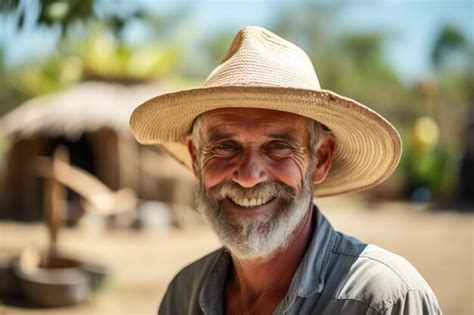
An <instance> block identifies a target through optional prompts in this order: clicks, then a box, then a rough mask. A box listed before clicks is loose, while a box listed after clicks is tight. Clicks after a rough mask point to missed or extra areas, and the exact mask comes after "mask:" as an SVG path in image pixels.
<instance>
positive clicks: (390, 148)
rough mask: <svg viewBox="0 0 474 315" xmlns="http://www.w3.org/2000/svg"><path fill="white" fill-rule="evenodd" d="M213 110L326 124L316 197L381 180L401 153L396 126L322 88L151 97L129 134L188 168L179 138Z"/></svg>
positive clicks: (230, 88)
mask: <svg viewBox="0 0 474 315" xmlns="http://www.w3.org/2000/svg"><path fill="white" fill-rule="evenodd" d="M218 108H262V109H271V110H278V111H285V112H289V113H294V114H298V115H301V116H305V117H308V118H311V119H314V120H316V121H319V122H321V123H322V124H324V125H326V126H327V127H328V128H329V129H330V130H331V131H332V133H333V134H334V136H335V138H336V143H337V148H336V152H335V154H334V158H333V161H332V164H331V168H330V171H329V173H328V175H327V177H326V179H325V180H324V181H323V182H322V183H321V184H319V185H317V187H316V190H315V193H316V195H317V196H330V195H335V194H340V193H345V192H351V191H359V190H364V189H368V188H371V187H373V186H376V185H378V184H380V183H381V182H383V181H384V180H385V179H387V178H388V177H389V176H390V175H391V174H392V172H393V171H394V169H395V168H396V166H397V165H398V162H399V160H400V157H401V153H402V146H401V139H400V136H399V134H398V132H397V130H396V129H395V128H394V127H393V126H392V125H391V124H390V123H389V122H388V121H387V120H386V119H385V118H383V117H382V116H381V115H379V114H378V113H376V112H375V111H373V110H372V109H370V108H368V107H367V106H365V105H362V104H360V103H358V102H356V101H354V100H352V99H349V98H346V97H343V96H340V95H338V94H336V93H334V92H332V91H328V90H308V89H296V88H282V87H255V86H219V87H208V88H197V89H191V90H184V91H179V92H174V93H168V94H163V95H160V96H157V97H154V98H152V99H150V100H148V101H146V102H145V103H143V104H142V105H140V106H139V107H138V108H136V109H135V111H134V112H133V114H132V116H131V118H130V127H131V130H132V133H133V134H134V136H135V138H136V139H137V141H138V142H140V143H142V144H160V145H162V147H164V149H165V150H166V151H167V152H168V153H169V154H170V155H171V156H173V157H174V158H175V159H176V160H178V161H179V162H180V163H182V164H184V165H185V166H186V167H188V168H190V169H191V168H192V166H191V158H190V156H189V153H188V151H187V148H186V145H185V138H186V135H188V134H189V133H190V132H191V128H192V124H193V121H194V119H195V118H196V117H197V116H199V115H200V114H202V113H205V112H208V111H211V110H214V109H218Z"/></svg>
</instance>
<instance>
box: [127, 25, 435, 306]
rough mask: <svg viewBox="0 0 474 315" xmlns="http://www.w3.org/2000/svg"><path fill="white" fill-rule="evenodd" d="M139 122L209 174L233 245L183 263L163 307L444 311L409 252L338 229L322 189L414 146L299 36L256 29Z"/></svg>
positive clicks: (365, 175)
mask: <svg viewBox="0 0 474 315" xmlns="http://www.w3.org/2000/svg"><path fill="white" fill-rule="evenodd" d="M130 123H131V129H132V131H133V133H134V135H135V137H136V138H137V139H138V141H139V142H141V143H146V144H161V145H162V146H163V147H164V148H165V149H166V150H167V152H168V153H169V154H171V155H172V156H173V157H174V158H175V159H177V160H178V161H180V162H182V163H183V164H184V165H186V166H188V167H190V168H192V169H193V170H194V173H195V175H196V177H197V179H198V180H199V191H198V193H197V207H198V210H199V211H200V212H201V213H202V214H203V215H204V217H205V218H206V219H207V221H208V222H209V224H210V226H211V228H212V229H213V230H214V232H215V233H216V234H217V236H218V237H219V239H220V240H221V242H222V243H223V245H224V246H223V248H221V249H218V250H216V251H215V252H213V253H211V254H209V255H207V256H205V257H203V258H202V259H200V260H198V261H196V262H194V263H192V264H191V265H189V266H187V267H186V268H184V269H183V270H182V271H181V272H180V273H179V274H178V275H177V276H176V277H175V278H174V280H173V281H172V283H171V284H170V285H169V287H168V290H167V292H166V294H165V296H164V298H163V301H162V303H161V306H160V309H159V314H224V313H226V314H272V313H273V314H439V313H440V310H439V307H438V303H437V300H436V297H435V296H434V294H433V292H432V291H431V289H430V287H429V286H428V284H427V283H426V282H425V281H424V280H423V278H422V277H421V275H420V274H419V273H418V272H417V271H416V270H415V268H413V266H411V265H410V264H409V263H408V262H407V261H406V260H405V259H403V258H401V257H399V256H397V255H395V254H392V253H390V252H388V251H386V250H383V249H381V248H379V247H377V246H375V245H367V244H364V243H362V242H360V241H358V240H356V239H354V238H352V237H349V236H346V235H344V234H341V233H338V232H335V231H334V230H333V228H332V227H331V225H330V223H329V222H328V221H327V220H326V219H325V217H324V216H323V215H322V214H321V213H320V211H319V210H318V208H317V207H316V206H315V205H314V204H313V197H314V195H316V196H327V195H335V194H340V193H344V192H349V191H357V190H362V189H367V188H370V187H373V186H375V185H377V184H379V183H381V182H382V181H384V180H385V179H386V178H387V177H388V176H390V174H391V173H392V172H393V170H394V169H395V167H396V166H397V164H398V161H399V159H400V155H401V141H400V137H399V135H398V133H397V131H396V130H395V129H394V127H393V126H392V125H391V124H390V123H389V122H387V121H386V120H385V119H384V118H383V117H381V116H380V115H379V114H377V113H376V112H374V111H373V110H371V109H369V108H368V107H366V106H364V105H362V104H360V103H357V102H356V101H354V100H351V99H348V98H345V97H342V96H339V95H337V94H336V93H334V92H331V91H328V90H322V89H321V88H320V85H319V82H318V79H317V76H316V73H315V71H314V69H313V66H312V64H311V61H310V60H309V58H308V57H307V56H306V54H305V53H304V52H303V51H302V50H301V49H300V48H298V47H297V46H295V45H293V44H291V43H289V42H288V41H286V40H284V39H282V38H280V37H278V36H277V35H275V34H273V33H271V32H269V31H267V30H265V29H263V28H260V27H246V28H243V29H242V30H241V31H240V32H239V33H238V34H237V36H236V37H235V39H234V41H233V42H232V45H231V47H230V49H229V51H228V52H227V54H226V56H225V57H224V60H223V61H222V63H221V64H220V65H219V66H218V67H217V68H216V69H215V70H214V71H213V72H212V73H211V74H210V75H209V77H208V79H207V81H206V83H205V84H204V87H202V88H196V89H192V90H185V91H179V92H175V93H170V94H165V95H161V96H158V97H156V98H153V99H151V100H149V101H147V102H145V103H144V104H142V105H141V106H140V107H138V108H137V109H136V110H135V111H134V113H133V115H132V117H131V121H130Z"/></svg>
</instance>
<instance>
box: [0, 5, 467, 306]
mask: <svg viewBox="0 0 474 315" xmlns="http://www.w3.org/2000/svg"><path fill="white" fill-rule="evenodd" d="M0 3H1V12H0V268H1V269H0V312H1V311H4V312H5V313H8V314H10V313H11V314H45V313H48V314H86V313H87V314H120V313H123V314H125V313H126V314H152V313H156V310H157V306H158V304H159V302H160V299H161V297H162V295H163V294H164V291H165V289H166V286H167V284H168V283H169V281H170V280H171V279H172V277H173V276H174V274H176V272H177V271H178V270H179V269H180V268H182V267H183V266H184V265H186V264H188V263H189V262H191V261H193V260H194V259H196V258H198V257H200V256H203V255H204V254H206V253H207V252H209V251H210V250H212V249H214V248H217V247H218V246H219V243H218V241H217V240H216V238H215V237H214V236H213V234H212V232H210V231H209V229H208V228H207V226H206V225H205V224H204V223H203V221H202V219H201V218H200V217H199V215H198V214H197V213H196V212H195V211H194V210H193V206H194V204H193V191H194V189H195V185H196V183H195V181H194V179H193V176H192V175H191V173H190V172H189V171H188V170H186V169H184V168H183V167H182V166H181V165H179V164H177V163H176V162H175V161H174V160H172V159H170V158H169V157H168V156H167V155H166V154H164V153H163V152H162V151H161V150H160V148H157V147H153V146H143V145H139V144H138V143H137V142H136V141H135V140H134V139H133V137H132V136H131V134H130V131H129V129H128V118H129V116H130V114H131V112H132V111H133V109H134V108H135V107H136V106H137V105H139V104H140V103H142V102H143V101H145V100H147V99H149V98H151V97H153V96H156V95H159V94H162V93H165V92H170V91H174V90H178V89H183V88H190V87H196V86H199V85H201V84H202V83H203V82H204V80H205V79H206V77H207V75H208V74H209V73H210V72H211V71H212V70H213V69H214V68H215V67H216V66H217V65H218V64H219V62H220V60H221V59H222V57H223V55H224V53H225V51H226V50H227V48H228V47H229V45H230V43H231V41H232V38H233V37H234V36H235V34H236V33H237V32H238V30H239V29H240V28H241V27H242V26H245V25H260V26H263V27H266V28H268V29H270V30H271V31H273V32H275V33H276V34H278V35H280V36H282V37H284V38H286V39H288V40H290V41H292V42H294V43H296V44H297V45H299V46H300V47H301V48H303V49H304V50H305V51H306V52H307V54H308V55H309V56H310V58H311V59H312V61H313V64H314V66H315V68H316V71H317V74H318V77H319V80H320V82H321V86H322V87H323V88H325V89H330V90H333V91H335V92H337V93H339V94H342V95H345V96H347V97H351V98H354V99H356V100H358V101H360V102H362V103H363V104H366V105H368V106H369V107H371V108H373V109H374V110H376V111H378V112H379V113H381V114H382V115H383V116H385V117H387V118H388V119H389V120H390V121H391V122H392V123H393V124H394V125H395V126H396V128H397V129H398V130H399V132H400V134H401V136H402V139H403V150H404V152H403V157H402V160H401V162H400V165H399V166H398V168H397V170H396V171H395V173H394V175H393V176H392V177H391V178H390V179H389V180H388V181H386V182H385V183H384V184H382V185H380V186H379V187H377V188H375V189H372V190H370V191H367V192H363V193H356V194H349V195H347V196H340V197H330V198H322V199H321V200H316V203H317V204H318V205H319V206H320V208H321V209H322V212H323V213H324V214H325V215H326V216H327V217H328V218H329V219H330V221H331V222H332V223H333V225H334V226H335V227H336V229H338V230H341V231H342V232H344V233H347V234H351V235H354V236H356V237H358V238H360V239H361V240H363V241H366V242H371V243H375V244H377V245H379V246H382V247H384V248H386V249H389V250H391V251H394V252H396V253H398V254H400V255H402V256H404V257H406V258H407V259H408V260H409V261H411V262H412V263H413V264H414V265H415V267H416V268H417V269H418V270H419V271H420V272H421V273H422V275H423V276H424V277H425V278H426V279H427V281H428V282H429V283H430V285H431V286H432V288H433V290H434V291H435V293H436V294H437V296H438V299H439V301H440V304H441V307H442V309H443V311H444V313H446V314H473V313H474V306H473V299H472V297H473V296H474V291H473V290H474V289H473V286H474V284H473V282H474V280H473V273H474V262H473V257H474V252H473V248H474V246H473V229H474V184H473V183H472V182H473V181H474V34H473V32H474V22H473V21H474V19H473V18H474V4H473V2H472V1H470V0H454V1H448V0H446V1H442V0H431V1H422V0H418V1H397V2H395V1H382V0H380V1H375V0H374V1H369V0H367V1H357V2H356V1H193V2H191V1H151V0H150V1H145V0H138V1H112V0H83V1H79V0H70V1H65V0H63V1H60V0H49V1H46V0H42V1H40V0H1V1H0ZM59 267H61V268H59ZM60 269H61V270H63V269H64V270H63V271H67V272H69V274H67V275H66V274H63V275H61V276H58V275H57V274H54V272H53V271H57V270H60ZM47 271H48V272H49V271H51V273H46V272H47ZM78 271H80V272H78ZM41 272H43V273H42V275H41V276H38V274H39V273H41ZM84 275H86V276H84ZM58 283H59V284H58ZM58 288H60V289H58ZM54 290H59V291H54ZM58 292H60V293H58Z"/></svg>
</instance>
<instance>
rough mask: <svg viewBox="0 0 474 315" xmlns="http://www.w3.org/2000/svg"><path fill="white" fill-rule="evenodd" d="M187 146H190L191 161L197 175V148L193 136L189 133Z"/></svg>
mask: <svg viewBox="0 0 474 315" xmlns="http://www.w3.org/2000/svg"><path fill="white" fill-rule="evenodd" d="M186 146H187V147H188V152H189V154H190V155H191V161H192V163H193V172H194V175H195V176H196V175H197V149H196V146H195V145H194V142H193V137H192V136H191V135H188V136H187V137H186Z"/></svg>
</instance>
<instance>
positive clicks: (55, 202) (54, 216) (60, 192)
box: [44, 146, 69, 256]
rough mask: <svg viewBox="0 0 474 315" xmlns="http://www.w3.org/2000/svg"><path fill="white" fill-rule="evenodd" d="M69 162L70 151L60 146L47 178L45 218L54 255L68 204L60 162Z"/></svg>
mask: <svg viewBox="0 0 474 315" xmlns="http://www.w3.org/2000/svg"><path fill="white" fill-rule="evenodd" d="M59 161H62V162H65V163H68V162H69V153H68V151H67V149H66V148H65V147H62V146H61V147H58V148H57V149H56V150H55V151H54V155H53V167H52V168H53V172H52V174H51V176H49V177H47V178H46V185H45V198H44V200H45V204H44V206H45V214H46V216H45V219H46V226H47V227H48V233H49V250H48V251H49V254H50V255H51V256H54V254H56V253H57V250H58V248H57V243H58V234H59V228H60V226H61V224H62V221H63V215H64V211H66V209H64V205H65V204H66V202H65V200H66V189H65V188H64V187H63V186H62V185H61V183H59V182H58V180H57V178H56V177H57V176H56V174H57V173H58V170H57V169H58V162H59Z"/></svg>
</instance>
